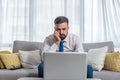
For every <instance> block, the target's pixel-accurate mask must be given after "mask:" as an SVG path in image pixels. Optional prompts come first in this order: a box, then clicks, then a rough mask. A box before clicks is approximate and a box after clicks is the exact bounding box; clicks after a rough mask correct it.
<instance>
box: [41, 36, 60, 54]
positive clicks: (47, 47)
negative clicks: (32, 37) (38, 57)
mask: <svg viewBox="0 0 120 80" xmlns="http://www.w3.org/2000/svg"><path fill="white" fill-rule="evenodd" d="M52 41H53V40H50V39H49V38H46V39H45V41H44V47H43V51H42V52H46V51H47V52H56V51H57V50H58V45H56V43H55V42H54V41H53V42H52Z"/></svg>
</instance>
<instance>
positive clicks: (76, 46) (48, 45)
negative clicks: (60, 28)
mask: <svg viewBox="0 0 120 80" xmlns="http://www.w3.org/2000/svg"><path fill="white" fill-rule="evenodd" d="M63 41H64V52H83V48H82V43H81V41H80V38H79V37H78V36H76V35H75V34H71V33H68V35H67V36H66V38H65V39H64V40H63ZM45 51H48V52H57V51H59V46H58V45H56V43H55V38H54V36H53V34H52V35H49V36H48V37H46V39H45V41H44V47H43V51H42V53H44V52H45Z"/></svg>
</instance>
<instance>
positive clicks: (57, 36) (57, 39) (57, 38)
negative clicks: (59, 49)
mask: <svg viewBox="0 0 120 80" xmlns="http://www.w3.org/2000/svg"><path fill="white" fill-rule="evenodd" d="M54 37H55V39H56V44H57V45H59V44H60V41H61V39H60V34H59V33H58V32H57V31H55V32H54Z"/></svg>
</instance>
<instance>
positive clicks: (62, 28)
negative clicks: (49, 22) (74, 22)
mask: <svg viewBox="0 0 120 80" xmlns="http://www.w3.org/2000/svg"><path fill="white" fill-rule="evenodd" d="M68 29H69V26H68V24H67V23H66V22H64V23H60V24H56V25H55V31H57V32H58V33H59V35H60V38H61V40H64V39H65V38H66V36H67V34H68Z"/></svg>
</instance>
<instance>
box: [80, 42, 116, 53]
mask: <svg viewBox="0 0 120 80" xmlns="http://www.w3.org/2000/svg"><path fill="white" fill-rule="evenodd" d="M82 45H83V49H84V51H85V52H88V51H89V50H90V49H94V48H100V47H104V46H107V47H108V51H107V52H113V51H114V44H113V42H112V41H106V42H96V43H83V44H82Z"/></svg>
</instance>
